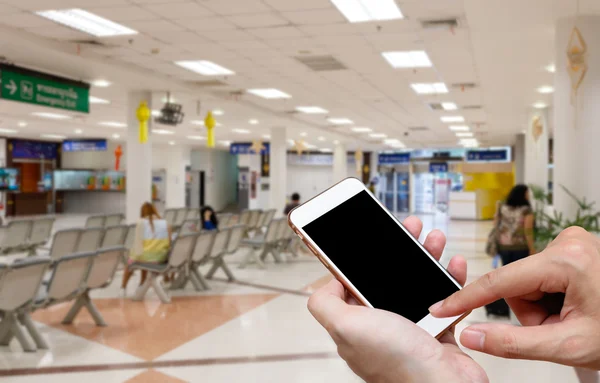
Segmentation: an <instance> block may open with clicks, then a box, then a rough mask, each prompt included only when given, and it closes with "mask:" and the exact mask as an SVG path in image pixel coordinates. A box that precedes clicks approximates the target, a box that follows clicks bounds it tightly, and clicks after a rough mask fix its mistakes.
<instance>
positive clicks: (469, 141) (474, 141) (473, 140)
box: [459, 138, 479, 145]
mask: <svg viewBox="0 0 600 383" xmlns="http://www.w3.org/2000/svg"><path fill="white" fill-rule="evenodd" d="M459 142H460V143H461V144H462V145H472V144H475V145H478V144H479V141H477V139H476V138H462V139H461V140H460V141H459Z"/></svg>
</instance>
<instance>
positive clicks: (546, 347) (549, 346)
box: [460, 323, 569, 362]
mask: <svg viewBox="0 0 600 383" xmlns="http://www.w3.org/2000/svg"><path fill="white" fill-rule="evenodd" d="M566 332H567V331H566V329H565V328H564V326H561V325H560V323H558V324H553V325H543V326H531V327H518V326H511V325H505V324H477V325H473V326H469V327H467V328H466V329H464V330H463V332H462V333H461V334H460V343H461V344H462V345H463V346H465V347H467V348H470V349H472V350H475V351H481V352H484V353H486V354H490V355H495V356H500V357H503V358H509V359H532V360H545V361H551V362H560V360H558V359H562V358H563V355H561V354H560V352H559V347H560V345H561V343H562V340H563V339H565V338H567V337H568V336H569V335H567V334H566Z"/></svg>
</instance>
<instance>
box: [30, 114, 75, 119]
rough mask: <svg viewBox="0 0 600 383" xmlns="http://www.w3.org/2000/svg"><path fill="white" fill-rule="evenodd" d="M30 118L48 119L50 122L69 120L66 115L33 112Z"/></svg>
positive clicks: (69, 117)
mask: <svg viewBox="0 0 600 383" xmlns="http://www.w3.org/2000/svg"><path fill="white" fill-rule="evenodd" d="M31 115H32V116H36V117H42V118H49V119H52V120H70V119H71V116H67V115H66V114H58V113H46V112H33V113H31Z"/></svg>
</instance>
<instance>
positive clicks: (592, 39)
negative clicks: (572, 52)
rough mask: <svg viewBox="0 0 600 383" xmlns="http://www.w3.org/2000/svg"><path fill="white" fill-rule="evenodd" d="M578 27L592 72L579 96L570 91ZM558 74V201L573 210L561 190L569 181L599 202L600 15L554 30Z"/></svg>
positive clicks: (564, 210) (569, 212) (568, 22)
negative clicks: (574, 36) (572, 42)
mask: <svg viewBox="0 0 600 383" xmlns="http://www.w3.org/2000/svg"><path fill="white" fill-rule="evenodd" d="M574 26H577V27H578V28H579V30H580V31H581V34H582V36H583V38H584V39H585V41H586V44H587V54H586V60H587V65H588V71H587V74H586V75H585V78H584V80H583V82H582V84H581V86H580V87H579V90H578V92H577V96H573V93H572V91H571V79H570V77H569V73H568V72H567V56H566V52H567V46H568V44H569V38H570V37H571V31H572V29H573V27H574ZM555 44H556V47H555V52H556V53H555V54H556V57H555V60H556V73H555V76H554V187H553V194H554V206H555V209H556V210H557V211H558V212H562V213H564V214H567V215H573V214H574V212H575V211H576V205H575V203H574V202H572V199H571V198H570V197H569V196H568V195H567V194H566V193H565V192H564V191H563V190H562V188H561V187H560V185H564V186H565V187H566V188H568V189H569V190H570V191H571V192H573V193H574V194H575V195H576V196H578V197H579V198H582V197H585V198H586V199H587V200H588V201H594V202H596V206H600V177H598V176H597V168H598V164H599V163H600V149H599V148H598V143H599V142H600V129H599V127H598V124H599V123H600V109H599V108H598V100H600V72H598V70H597V68H600V16H587V15H586V16H580V17H578V18H577V20H575V19H574V18H565V19H561V20H559V21H558V23H557V28H556V33H555Z"/></svg>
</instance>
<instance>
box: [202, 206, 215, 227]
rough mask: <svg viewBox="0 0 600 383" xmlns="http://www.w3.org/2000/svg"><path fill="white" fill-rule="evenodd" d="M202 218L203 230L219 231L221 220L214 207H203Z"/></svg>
mask: <svg viewBox="0 0 600 383" xmlns="http://www.w3.org/2000/svg"><path fill="white" fill-rule="evenodd" d="M200 217H201V219H202V230H208V231H210V230H219V220H218V219H217V214H216V213H215V211H214V210H213V208H212V207H210V206H205V207H203V208H202V211H201V213H200Z"/></svg>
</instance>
